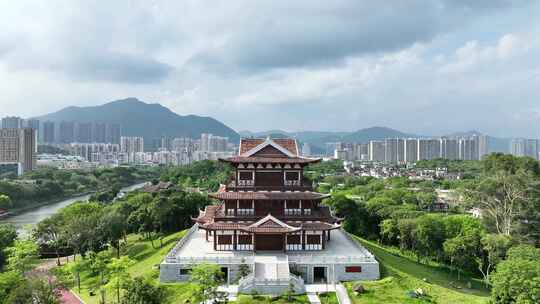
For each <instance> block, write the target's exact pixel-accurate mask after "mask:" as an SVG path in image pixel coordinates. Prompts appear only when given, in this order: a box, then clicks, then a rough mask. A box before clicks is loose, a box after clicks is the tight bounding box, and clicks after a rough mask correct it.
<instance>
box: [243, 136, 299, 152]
mask: <svg viewBox="0 0 540 304" xmlns="http://www.w3.org/2000/svg"><path fill="white" fill-rule="evenodd" d="M265 140H266V139H264V138H242V139H240V151H239V152H240V154H244V153H246V152H248V151H249V150H251V149H253V148H255V147H257V146H258V145H260V144H262V143H263V142H265ZM272 141H273V142H275V143H276V144H278V145H279V146H281V147H283V148H285V149H287V150H288V151H289V152H291V153H292V154H294V155H298V154H299V153H298V149H297V145H296V140H295V139H294V138H272Z"/></svg>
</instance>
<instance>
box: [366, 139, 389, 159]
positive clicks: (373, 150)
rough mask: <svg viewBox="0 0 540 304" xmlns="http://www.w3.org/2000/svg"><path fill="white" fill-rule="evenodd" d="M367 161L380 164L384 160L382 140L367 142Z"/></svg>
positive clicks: (383, 143)
mask: <svg viewBox="0 0 540 304" xmlns="http://www.w3.org/2000/svg"><path fill="white" fill-rule="evenodd" d="M369 160H370V161H380V162H383V161H385V160H386V158H385V142H384V140H371V141H370V142H369Z"/></svg>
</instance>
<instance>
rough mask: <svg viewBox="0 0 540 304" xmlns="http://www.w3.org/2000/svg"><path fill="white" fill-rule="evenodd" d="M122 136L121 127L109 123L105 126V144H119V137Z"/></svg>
mask: <svg viewBox="0 0 540 304" xmlns="http://www.w3.org/2000/svg"><path fill="white" fill-rule="evenodd" d="M121 134H122V126H121V125H120V124H117V123H111V124H108V125H107V140H106V142H108V143H111V144H120V137H121Z"/></svg>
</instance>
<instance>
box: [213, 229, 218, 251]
mask: <svg viewBox="0 0 540 304" xmlns="http://www.w3.org/2000/svg"><path fill="white" fill-rule="evenodd" d="M213 235H214V250H217V238H216V231H214V233H213Z"/></svg>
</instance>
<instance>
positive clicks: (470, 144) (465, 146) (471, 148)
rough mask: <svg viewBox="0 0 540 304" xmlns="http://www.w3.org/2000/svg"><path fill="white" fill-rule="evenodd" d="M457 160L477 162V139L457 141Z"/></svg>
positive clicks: (475, 137) (474, 137)
mask: <svg viewBox="0 0 540 304" xmlns="http://www.w3.org/2000/svg"><path fill="white" fill-rule="evenodd" d="M459 159H461V160H478V159H479V153H478V137H477V136H473V137H470V138H460V139H459Z"/></svg>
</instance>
